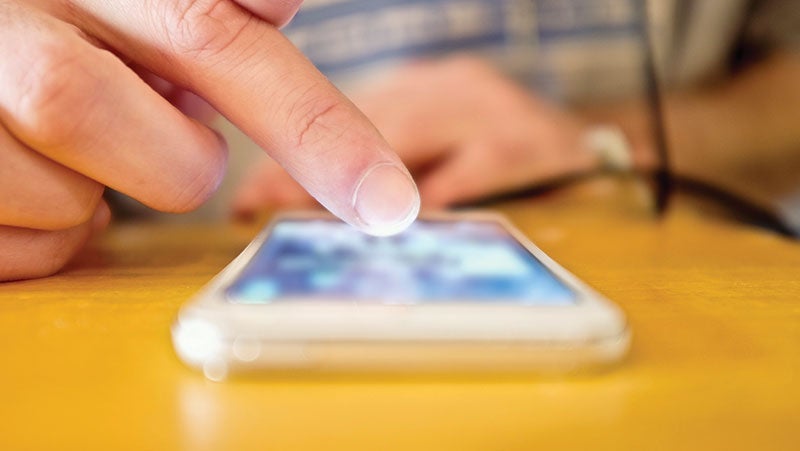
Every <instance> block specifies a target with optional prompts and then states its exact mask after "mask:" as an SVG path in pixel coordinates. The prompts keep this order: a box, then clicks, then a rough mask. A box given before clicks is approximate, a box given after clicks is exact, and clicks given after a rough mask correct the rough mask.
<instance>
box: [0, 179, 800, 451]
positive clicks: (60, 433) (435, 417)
mask: <svg viewBox="0 0 800 451" xmlns="http://www.w3.org/2000/svg"><path fill="white" fill-rule="evenodd" d="M640 197H641V193H640V192H639V191H638V190H637V189H636V187H635V186H634V185H632V184H631V183H629V182H624V181H617V180H611V179H597V180H592V181H588V182H584V183H581V184H578V185H576V186H573V187H571V188H568V189H565V190H561V191H559V192H557V193H553V194H549V195H545V196H540V197H538V198H536V199H529V200H523V201H515V202H512V203H506V204H503V205H498V206H497V208H498V209H499V210H501V211H504V212H505V213H507V214H508V215H509V216H510V217H511V219H512V220H513V221H514V222H515V223H516V224H517V225H518V226H519V227H520V228H521V229H522V230H523V231H525V232H526V233H527V234H528V235H529V236H530V237H531V238H532V239H533V240H534V241H535V242H536V243H537V244H538V245H539V246H540V247H542V248H543V249H544V250H545V251H546V252H548V253H549V254H550V255H551V256H553V257H554V258H555V259H556V260H558V261H560V262H561V263H562V264H563V265H564V266H566V267H567V268H568V269H570V270H571V271H572V272H574V273H575V274H576V275H578V276H579V277H581V278H582V279H584V280H585V281H587V282H588V283H589V284H590V285H592V286H594V287H595V288H596V289H598V290H599V291H600V292H602V293H604V294H606V295H607V296H608V297H609V298H611V299H612V300H614V301H615V302H617V303H618V304H619V305H620V306H622V307H623V309H624V310H625V311H626V312H627V314H628V316H629V319H630V322H631V324H632V327H633V331H634V341H633V345H632V349H631V352H630V355H629V356H628V358H627V359H626V360H625V362H624V363H623V364H622V365H620V366H619V367H617V368H614V369H612V370H610V371H606V372H601V373H599V374H594V375H583V376H571V377H558V378H536V377H530V376H520V375H516V376H514V375H503V376H491V377H486V376H483V377H474V376H468V375H465V376H463V377H456V376H438V377H431V376H428V377H391V376H380V377H379V376H360V377H352V376H351V377H343V376H338V377H333V376H315V377H278V378H276V377H273V378H265V379H238V380H231V381H227V382H224V383H215V382H210V381H206V380H205V379H204V378H203V376H202V375H200V374H198V373H196V372H194V371H192V370H190V369H188V368H186V367H184V366H183V365H182V364H181V363H180V362H179V361H178V359H177V358H176V357H175V355H174V353H173V351H172V347H171V343H170V337H169V327H170V325H171V323H172V322H173V320H174V318H175V315H176V312H177V310H178V308H179V307H180V305H181V304H182V303H183V302H184V301H185V300H186V299H187V298H188V297H189V296H191V295H192V294H193V293H194V292H195V291H196V290H198V289H199V288H200V287H201V286H202V285H203V284H204V283H205V282H207V281H208V280H209V279H210V278H211V277H212V276H213V275H214V274H215V273H217V272H218V271H219V270H220V269H221V268H222V267H223V266H224V265H225V264H227V263H228V262H229V261H230V260H231V259H232V258H233V257H234V256H235V255H236V254H237V253H238V252H239V251H241V250H242V249H243V247H244V246H245V245H246V244H247V242H248V241H249V240H250V239H251V238H252V236H253V235H254V234H255V233H256V232H257V228H255V227H249V228H245V227H241V226H240V227H237V226H232V225H202V226H198V225H180V226H178V225H163V224H162V225H158V224H145V225H141V224H140V225H117V226H114V227H112V229H111V230H109V232H108V233H106V234H105V235H103V236H102V237H101V238H100V239H98V240H97V241H96V242H94V243H92V244H91V246H90V247H89V249H88V250H87V251H86V252H84V253H83V254H82V255H81V256H80V257H79V258H78V259H77V261H75V262H74V263H73V264H72V265H70V267H69V268H68V269H67V270H66V271H64V272H63V273H62V274H60V275H57V276H55V277H51V278H47V279H43V280H34V281H25V282H16V283H9V284H3V285H0V449H2V450H12V449H82V450H86V449H103V450H116V449H136V450H157V449H167V450H169V449H225V450H244V449H281V450H282V449H320V450H327V449H347V450H362V449H365V450H383V449H407V450H417V449H436V450H445V449H458V450H512V449H524V450H533V449H587V450H590V449H670V450H673V449H703V450H710V449H719V450H732V449H769V450H776V449H787V450H788V449H793V450H797V449H800V244H798V243H796V242H792V241H791V240H788V239H786V238H782V237H780V236H777V235H775V234H773V233H770V232H766V231H763V230H758V229H755V228H752V227H748V226H745V225H742V224H739V223H735V222H733V221H730V220H727V219H724V218H723V217H722V216H720V215H718V214H716V213H714V212H713V211H712V209H710V208H709V207H708V205H705V204H703V203H700V202H698V201H697V200H695V199H691V198H689V197H687V196H680V197H678V198H676V199H675V202H674V204H673V209H672V211H671V212H670V214H669V216H668V217H667V218H666V219H665V220H664V221H661V222H658V221H656V220H654V219H653V218H652V217H650V216H649V215H648V214H647V212H646V211H645V210H644V209H643V208H642V207H641V206H639V205H640V203H641V202H640V201H639V200H638V199H639V198H640ZM0 251H2V250H0Z"/></svg>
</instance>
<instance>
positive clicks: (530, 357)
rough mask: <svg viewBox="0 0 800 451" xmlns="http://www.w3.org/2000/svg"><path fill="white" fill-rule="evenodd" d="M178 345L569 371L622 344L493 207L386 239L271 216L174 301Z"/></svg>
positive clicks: (312, 217)
mask: <svg viewBox="0 0 800 451" xmlns="http://www.w3.org/2000/svg"><path fill="white" fill-rule="evenodd" d="M172 337H173V344H174V347H175V350H176V352H177V354H178V356H179V357H180V359H181V360H183V361H184V362H185V363H186V364H188V365H190V366H192V367H195V368H198V369H200V370H202V371H203V372H204V373H205V374H206V376H207V377H209V378H210V379H221V378H224V377H225V376H227V375H228V374H230V373H232V372H242V371H277V370H309V371H358V372H360V371H374V370H377V371H390V372H419V371H445V372H450V371H453V372H463V371H481V372H483V371H491V372H497V371H512V372H516V371H534V372H552V371H558V372H562V371H571V370H578V369H584V368H589V367H596V366H602V365H607V364H610V363H614V362H616V361H618V360H619V359H621V358H622V357H623V355H624V354H625V352H626V350H627V349H628V345H629V341H630V332H629V328H628V326H627V323H626V320H625V316H624V314H623V313H622V311H621V310H620V309H619V308H618V307H616V306H615V305H614V304H612V303H611V302H609V301H608V300H606V299H605V298H603V297H602V296H601V295H600V294H598V293H597V292H595V291H593V290H592V289H590V288H589V287H587V286H586V285H585V284H583V283H582V282H580V281H579V280H578V279H577V278H576V277H575V276H573V275H571V274H570V273H569V272H567V271H566V270H564V269H563V268H562V267H561V266H559V265H558V264H557V263H556V262H555V261H553V260H552V259H551V258H549V257H548V256H547V255H545V254H544V252H542V251H541V250H540V249H539V248H537V247H536V246H534V245H533V243H531V242H530V241H529V240H528V239H526V238H525V236H524V235H523V234H522V233H520V232H519V231H518V230H516V229H515V228H514V227H513V226H512V225H511V224H510V223H509V222H508V221H507V220H506V219H505V218H504V217H502V216H500V215H498V214H494V213H489V212H459V213H441V214H428V215H423V216H421V217H420V218H419V219H418V220H417V221H416V222H415V223H414V224H412V225H411V227H409V228H408V230H406V231H404V232H403V233H401V234H399V235H396V236H391V237H373V236H369V235H365V234H363V233H362V232H360V231H358V230H356V229H354V228H353V227H351V226H349V225H347V224H345V223H343V222H341V221H340V220H338V219H335V218H334V217H332V216H329V215H326V214H323V213H316V212H313V213H312V212H307V213H303V212H298V213H287V214H283V215H279V216H278V217H276V218H274V219H273V221H272V222H271V223H270V224H269V225H268V226H267V227H266V228H265V230H264V231H263V232H262V233H261V234H260V235H259V236H258V237H256V238H255V240H253V242H252V243H251V244H250V245H249V246H248V247H247V248H246V249H245V250H244V251H243V252H242V254H241V255H239V256H238V257H237V258H236V259H235V260H234V261H233V262H232V263H231V264H230V265H228V266H227V267H226V268H225V269H224V270H223V271H222V272H221V273H220V274H219V275H218V276H217V277H216V278H214V279H213V280H212V281H211V282H210V283H209V284H208V285H207V286H206V287H205V288H203V289H202V290H201V291H200V292H199V293H198V294H197V295H196V296H195V297H194V298H193V299H191V300H190V301H189V302H188V303H187V304H186V305H185V306H184V307H183V308H182V309H181V311H180V313H179V315H178V319H177V321H176V322H175V324H174V326H173V328H172Z"/></svg>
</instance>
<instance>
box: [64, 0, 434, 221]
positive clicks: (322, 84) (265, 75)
mask: <svg viewBox="0 0 800 451" xmlns="http://www.w3.org/2000/svg"><path fill="white" fill-rule="evenodd" d="M265 1H266V0H265ZM273 1H274V0H273ZM74 4H76V5H77V6H78V9H77V10H76V11H78V13H77V15H74V17H73V18H74V20H77V21H79V22H80V25H81V27H82V28H84V29H88V30H89V31H90V32H91V33H93V34H94V35H95V36H98V37H99V38H100V39H102V40H104V41H105V42H107V43H108V44H109V45H111V46H113V47H115V48H116V49H117V50H118V51H122V52H124V53H126V55H127V56H129V57H131V58H133V59H134V60H136V61H137V62H138V63H140V64H143V65H144V66H146V67H148V69H150V70H151V71H153V72H154V73H156V74H158V75H160V76H162V77H163V78H166V79H168V80H170V81H172V82H174V83H176V84H179V85H181V86H184V87H186V88H188V89H189V90H191V91H193V92H195V93H197V94H198V95H200V96H201V97H203V98H205V99H206V100H207V101H209V102H210V103H211V104H212V105H213V106H214V107H215V108H216V109H217V110H218V111H220V112H221V113H222V114H224V115H225V116H226V117H227V118H228V119H229V120H231V122H233V123H234V124H235V125H237V126H238V127H239V128H241V129H242V130H243V131H244V132H245V133H247V134H248V135H249V136H250V137H251V138H253V139H254V140H255V141H256V142H257V143H258V144H259V145H260V146H261V147H262V148H264V149H265V150H266V151H267V152H268V153H269V154H270V155H271V156H272V157H273V158H274V159H275V160H276V161H278V163H280V164H281V165H282V166H283V167H284V168H285V169H286V170H287V171H288V172H289V174H291V175H292V177H294V178H295V179H296V180H297V181H298V182H299V183H300V184H301V185H302V186H303V187H304V188H305V189H306V190H307V191H308V192H309V193H310V194H311V195H312V196H314V197H315V198H316V199H317V200H318V201H319V202H320V203H321V204H322V205H324V206H325V207H326V208H328V209H329V210H330V211H331V212H333V213H334V214H336V215H337V216H339V217H340V218H342V219H343V220H345V221H347V222H348V223H350V224H352V225H355V226H356V227H359V228H361V229H362V230H364V231H365V232H368V233H372V234H376V235H389V234H393V233H396V232H399V231H401V230H403V229H405V228H406V227H407V226H408V225H409V224H410V223H411V222H412V221H413V220H414V219H415V218H416V215H417V213H418V210H419V194H418V192H417V189H416V185H415V184H414V182H413V180H412V179H411V176H410V175H409V173H408V171H407V170H406V168H405V166H404V165H403V164H402V163H401V161H400V159H399V158H398V157H397V156H396V155H395V153H394V152H393V151H392V150H391V148H390V147H389V145H388V144H387V143H386V141H385V140H384V139H383V138H382V137H381V135H380V134H379V133H378V131H377V130H376V129H375V127H373V126H372V124H370V122H369V121H368V120H367V118H366V117H365V116H364V115H363V114H362V113H361V112H360V111H359V110H358V109H357V108H356V107H355V106H354V105H353V104H352V103H351V102H350V101H349V100H348V99H347V98H345V97H344V95H342V94H341V93H340V92H339V91H338V90H337V89H336V88H335V87H333V85H332V84H331V83H330V82H328V80H327V79H326V78H325V77H324V76H323V75H322V74H321V73H320V72H319V71H317V69H316V68H315V67H314V66H313V64H311V62H309V61H308V60H307V59H306V58H305V57H304V56H303V55H302V54H301V53H300V52H299V50H297V49H296V48H295V47H294V46H293V45H292V44H291V43H290V42H289V41H288V40H287V39H286V38H285V37H284V36H283V35H282V34H281V33H280V32H279V31H278V30H277V28H275V27H274V26H273V25H271V24H269V23H267V22H265V21H263V20H261V19H259V18H258V17H257V16H256V15H254V14H252V13H251V12H249V11H248V10H246V9H244V8H242V7H241V6H239V5H238V4H237V3H235V2H233V1H232V0H150V1H149V2H145V5H144V6H143V7H141V8H136V9H135V10H131V9H129V8H120V7H119V2H108V1H101V0H78V1H76V2H74ZM81 11H82V13H81ZM73 14H75V13H73Z"/></svg>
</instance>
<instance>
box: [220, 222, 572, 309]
mask: <svg viewBox="0 0 800 451" xmlns="http://www.w3.org/2000/svg"><path fill="white" fill-rule="evenodd" d="M226 295H227V298H228V301H230V302H235V303H242V304H269V303H276V302H291V301H292V300H295V301H296V300H299V299H302V300H324V301H326V302H327V301H330V302H339V301H341V302H360V303H387V304H420V303H447V302H492V303H515V304H531V305H546V306H553V305H572V304H574V303H575V293H574V292H573V291H572V290H571V289H570V288H569V287H567V286H566V285H565V284H564V283H563V282H562V281H560V280H559V279H558V278H557V277H556V276H555V275H554V274H553V273H552V272H550V270H548V269H547V268H546V267H545V266H544V265H543V264H542V263H541V262H540V261H539V260H538V259H537V258H535V257H534V256H533V255H532V254H531V253H530V252H529V251H528V250H527V249H526V248H525V247H524V246H522V244H520V243H519V242H518V241H517V240H516V239H515V238H514V237H513V236H512V235H511V234H510V233H509V232H508V231H507V230H506V229H505V228H504V227H503V226H502V225H501V224H499V223H497V222H494V221H488V220H480V221H464V220H425V219H421V220H418V221H416V222H415V223H414V224H413V225H412V226H411V227H409V228H408V229H407V230H406V231H405V232H403V233H401V234H399V235H395V236H391V237H373V236H369V235H366V234H364V233H362V232H360V231H358V230H356V229H354V228H353V227H351V226H349V225H347V224H345V223H342V222H340V221H338V220H334V219H287V220H282V221H279V222H277V223H276V224H275V225H274V226H273V228H272V230H271V233H270V235H269V236H268V237H267V239H266V241H265V242H264V243H263V244H262V245H261V247H260V249H258V251H257V252H256V253H255V255H254V256H253V258H252V260H251V261H249V262H248V263H247V265H246V266H245V268H244V269H243V271H242V272H241V273H240V275H239V276H238V278H237V279H236V280H234V281H233V283H232V284H231V285H230V286H229V287H228V288H227V290H226Z"/></svg>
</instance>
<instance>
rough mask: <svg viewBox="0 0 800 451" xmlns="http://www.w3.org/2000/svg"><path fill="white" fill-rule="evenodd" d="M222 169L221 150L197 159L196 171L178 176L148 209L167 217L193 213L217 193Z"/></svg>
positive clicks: (223, 155) (224, 158)
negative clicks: (152, 208) (151, 208)
mask: <svg viewBox="0 0 800 451" xmlns="http://www.w3.org/2000/svg"><path fill="white" fill-rule="evenodd" d="M226 166H227V151H225V150H224V149H221V150H219V151H216V152H212V153H209V154H208V155H206V156H205V158H198V159H197V165H196V167H194V168H191V169H189V170H186V171H181V176H180V177H178V178H177V179H176V180H175V181H173V185H172V186H171V187H169V188H167V189H166V190H165V191H164V193H162V194H161V195H159V197H158V198H157V199H155V200H154V203H152V204H151V206H152V207H154V208H156V209H158V210H161V211H165V212H169V213H186V212H189V211H192V210H195V209H197V208H198V207H199V206H200V205H202V204H203V203H205V202H206V201H207V200H208V199H209V198H210V197H211V195H212V194H214V193H215V192H216V191H217V188H219V185H220V184H221V183H222V179H223V177H224V175H225V169H226Z"/></svg>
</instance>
